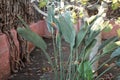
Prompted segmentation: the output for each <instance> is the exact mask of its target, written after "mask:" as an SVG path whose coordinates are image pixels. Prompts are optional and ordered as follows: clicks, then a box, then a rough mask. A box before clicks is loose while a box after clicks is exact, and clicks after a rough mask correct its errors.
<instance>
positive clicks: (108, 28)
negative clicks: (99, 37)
mask: <svg viewBox="0 0 120 80" xmlns="http://www.w3.org/2000/svg"><path fill="white" fill-rule="evenodd" d="M103 26H105V28H104V30H103V31H104V32H110V31H111V30H112V28H113V26H112V25H111V24H109V23H108V24H106V25H105V24H104V25H103Z"/></svg>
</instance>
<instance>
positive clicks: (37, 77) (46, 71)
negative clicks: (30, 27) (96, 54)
mask: <svg viewBox="0 0 120 80" xmlns="http://www.w3.org/2000/svg"><path fill="white" fill-rule="evenodd" d="M45 41H46V43H47V44H48V49H47V51H48V52H49V54H51V58H52V60H54V57H52V53H53V49H52V48H51V47H53V46H52V40H51V39H45ZM62 46H63V47H62V49H63V52H64V53H63V54H64V61H66V59H67V58H68V54H69V52H68V51H69V48H68V44H67V43H66V42H65V41H63V43H62ZM108 58H109V55H107V56H106V57H103V58H101V60H100V64H101V63H103V62H104V61H105V60H106V59H108ZM31 60H32V62H31V63H30V64H29V65H27V67H26V68H23V69H22V70H21V71H19V72H18V73H15V74H12V75H11V76H10V77H9V80H44V79H43V78H45V80H54V79H53V73H52V71H51V68H50V65H49V63H48V61H47V59H46V58H45V56H44V54H43V53H42V52H41V50H40V49H38V48H35V49H34V50H33V51H32V53H31ZM112 64H114V60H113V61H111V64H106V65H105V66H104V67H103V68H102V69H101V70H99V73H100V72H102V71H104V70H105V69H106V68H107V67H109V66H111V65H112ZM118 74H120V68H118V67H114V68H113V69H111V70H110V71H108V72H107V73H106V74H105V75H104V76H103V78H105V77H111V76H112V79H104V80H115V78H116V76H118Z"/></svg>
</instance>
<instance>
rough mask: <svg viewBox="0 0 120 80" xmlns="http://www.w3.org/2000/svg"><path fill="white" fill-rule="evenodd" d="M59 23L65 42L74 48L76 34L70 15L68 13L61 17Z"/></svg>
mask: <svg viewBox="0 0 120 80" xmlns="http://www.w3.org/2000/svg"><path fill="white" fill-rule="evenodd" d="M59 23H60V29H61V32H62V35H63V37H64V39H65V41H66V42H68V43H70V45H71V46H74V44H75V35H76V32H75V29H74V28H73V23H72V21H71V17H70V13H69V12H66V13H65V14H63V15H61V16H59Z"/></svg>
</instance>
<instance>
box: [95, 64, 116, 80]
mask: <svg viewBox="0 0 120 80" xmlns="http://www.w3.org/2000/svg"><path fill="white" fill-rule="evenodd" d="M113 67H114V66H110V67H109V68H107V69H106V70H105V71H103V72H102V73H101V74H100V75H99V76H97V78H96V79H95V80H99V78H100V77H101V76H102V75H103V74H105V73H106V72H107V71H109V70H110V69H112V68H113Z"/></svg>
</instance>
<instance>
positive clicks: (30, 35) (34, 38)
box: [17, 27, 47, 51]
mask: <svg viewBox="0 0 120 80" xmlns="http://www.w3.org/2000/svg"><path fill="white" fill-rule="evenodd" d="M17 32H18V34H19V35H21V36H22V37H23V38H24V39H25V40H28V41H30V42H32V43H33V44H34V45H35V46H37V47H39V48H41V49H42V50H43V51H45V50H46V49H47V45H46V43H45V42H44V40H43V39H42V38H41V37H40V36H39V35H37V34H36V33H34V32H32V31H31V30H29V29H26V28H21V27H19V28H17Z"/></svg>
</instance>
